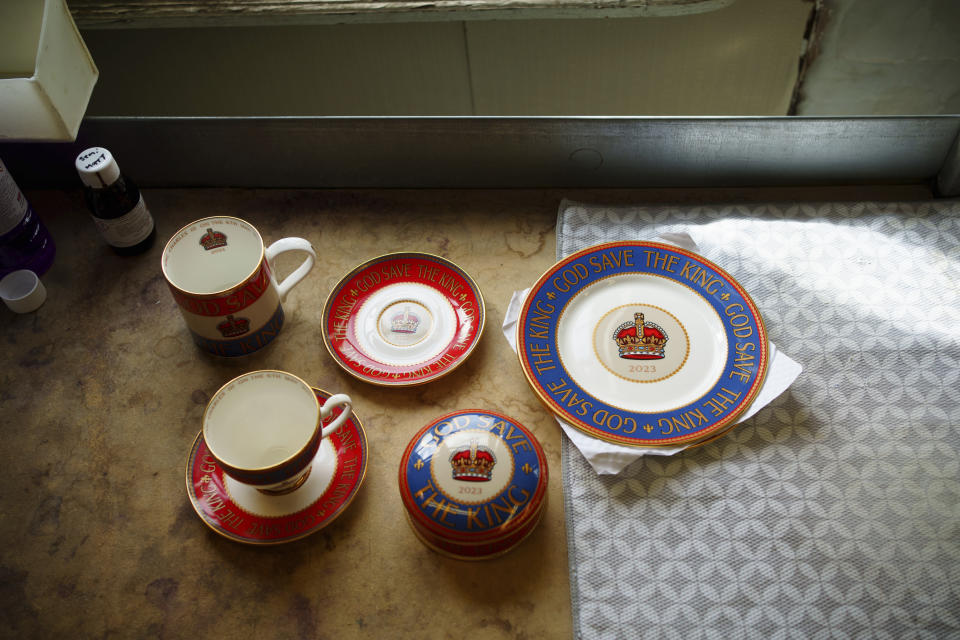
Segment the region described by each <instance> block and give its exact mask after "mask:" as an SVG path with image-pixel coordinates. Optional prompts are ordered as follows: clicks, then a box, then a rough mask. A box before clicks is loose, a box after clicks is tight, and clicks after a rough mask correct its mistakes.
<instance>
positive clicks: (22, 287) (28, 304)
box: [0, 269, 47, 313]
mask: <svg viewBox="0 0 960 640" xmlns="http://www.w3.org/2000/svg"><path fill="white" fill-rule="evenodd" d="M0 298H2V299H3V302H4V304H6V305H7V306H8V307H10V310H11V311H13V312H14V313H30V312H31V311H36V310H37V309H39V308H40V305H42V304H43V303H44V302H45V301H46V299H47V289H46V288H45V287H44V286H43V283H42V282H40V278H38V277H37V274H35V273H34V272H33V271H30V270H29V269H20V270H18V271H13V272H12V273H8V274H7V275H6V276H4V277H3V279H2V280H0Z"/></svg>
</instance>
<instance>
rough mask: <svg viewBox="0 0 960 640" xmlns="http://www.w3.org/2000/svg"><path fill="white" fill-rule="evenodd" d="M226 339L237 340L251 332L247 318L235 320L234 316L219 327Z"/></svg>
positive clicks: (228, 317) (230, 316) (229, 317)
mask: <svg viewBox="0 0 960 640" xmlns="http://www.w3.org/2000/svg"><path fill="white" fill-rule="evenodd" d="M217 330H219V331H220V333H221V334H222V335H223V337H224V338H236V337H237V336H242V335H243V334H245V333H246V332H248V331H250V321H249V320H247V319H246V318H234V317H233V316H232V315H229V316H227V319H226V320H224V321H223V322H221V323H220V324H218V325H217Z"/></svg>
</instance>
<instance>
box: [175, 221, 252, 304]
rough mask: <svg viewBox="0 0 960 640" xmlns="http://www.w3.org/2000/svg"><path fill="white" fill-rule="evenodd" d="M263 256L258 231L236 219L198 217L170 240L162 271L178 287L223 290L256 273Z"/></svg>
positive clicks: (207, 290)
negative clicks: (198, 218)
mask: <svg viewBox="0 0 960 640" xmlns="http://www.w3.org/2000/svg"><path fill="white" fill-rule="evenodd" d="M262 255H263V240H262V239H261V237H260V234H259V233H258V232H257V230H256V229H255V228H254V227H253V226H252V225H250V224H248V223H247V222H244V221H243V220H239V219H237V218H205V219H203V220H197V221H196V222H193V223H191V224H189V225H187V226H186V227H184V228H183V229H181V230H180V231H179V232H177V234H176V235H175V236H174V237H173V238H171V239H170V242H168V243H167V246H166V248H165V249H164V251H163V271H164V273H165V274H166V276H167V279H168V280H169V281H170V283H171V284H173V285H174V286H175V287H177V288H178V289H182V290H183V291H187V292H190V293H201V294H214V293H220V292H223V291H225V290H226V289H229V288H230V287H233V286H235V285H237V284H240V283H241V282H243V281H244V280H245V279H246V278H248V277H249V276H250V275H252V274H253V271H254V270H255V269H256V268H257V265H258V264H259V263H260V258H261V257H262Z"/></svg>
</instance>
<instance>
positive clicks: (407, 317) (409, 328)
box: [390, 307, 420, 333]
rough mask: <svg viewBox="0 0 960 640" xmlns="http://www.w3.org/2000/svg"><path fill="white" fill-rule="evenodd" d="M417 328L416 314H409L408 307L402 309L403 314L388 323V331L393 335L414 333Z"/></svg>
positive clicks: (418, 322) (418, 321)
mask: <svg viewBox="0 0 960 640" xmlns="http://www.w3.org/2000/svg"><path fill="white" fill-rule="evenodd" d="M419 326H420V318H418V317H417V314H415V313H410V308H409V307H408V308H406V309H404V310H403V313H398V314H397V315H395V316H393V318H392V319H391V321H390V331H392V332H393V333H416V332H417V327H419Z"/></svg>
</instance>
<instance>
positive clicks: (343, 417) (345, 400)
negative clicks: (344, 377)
mask: <svg viewBox="0 0 960 640" xmlns="http://www.w3.org/2000/svg"><path fill="white" fill-rule="evenodd" d="M339 405H343V411H341V412H340V415H338V416H337V417H336V419H335V420H334V421H333V422H331V423H330V424H328V425H327V426H325V427H324V428H323V431H321V432H320V437H321V438H326V437H327V436H329V435H330V434H332V433H333V432H335V431H336V430H337V429H339V428H340V427H341V426H342V425H343V423H344V422H346V421H347V420H349V419H350V412H351V411H352V410H353V401H352V400H350V396H348V395H347V394H345V393H338V394H336V395H332V396H330V397H329V398H327V399H326V401H325V402H324V403H323V406H322V407H320V420H321V421H323V420H326V419H327V418H329V417H330V414H331V413H333V409H334V408H335V407H337V406H339Z"/></svg>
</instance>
